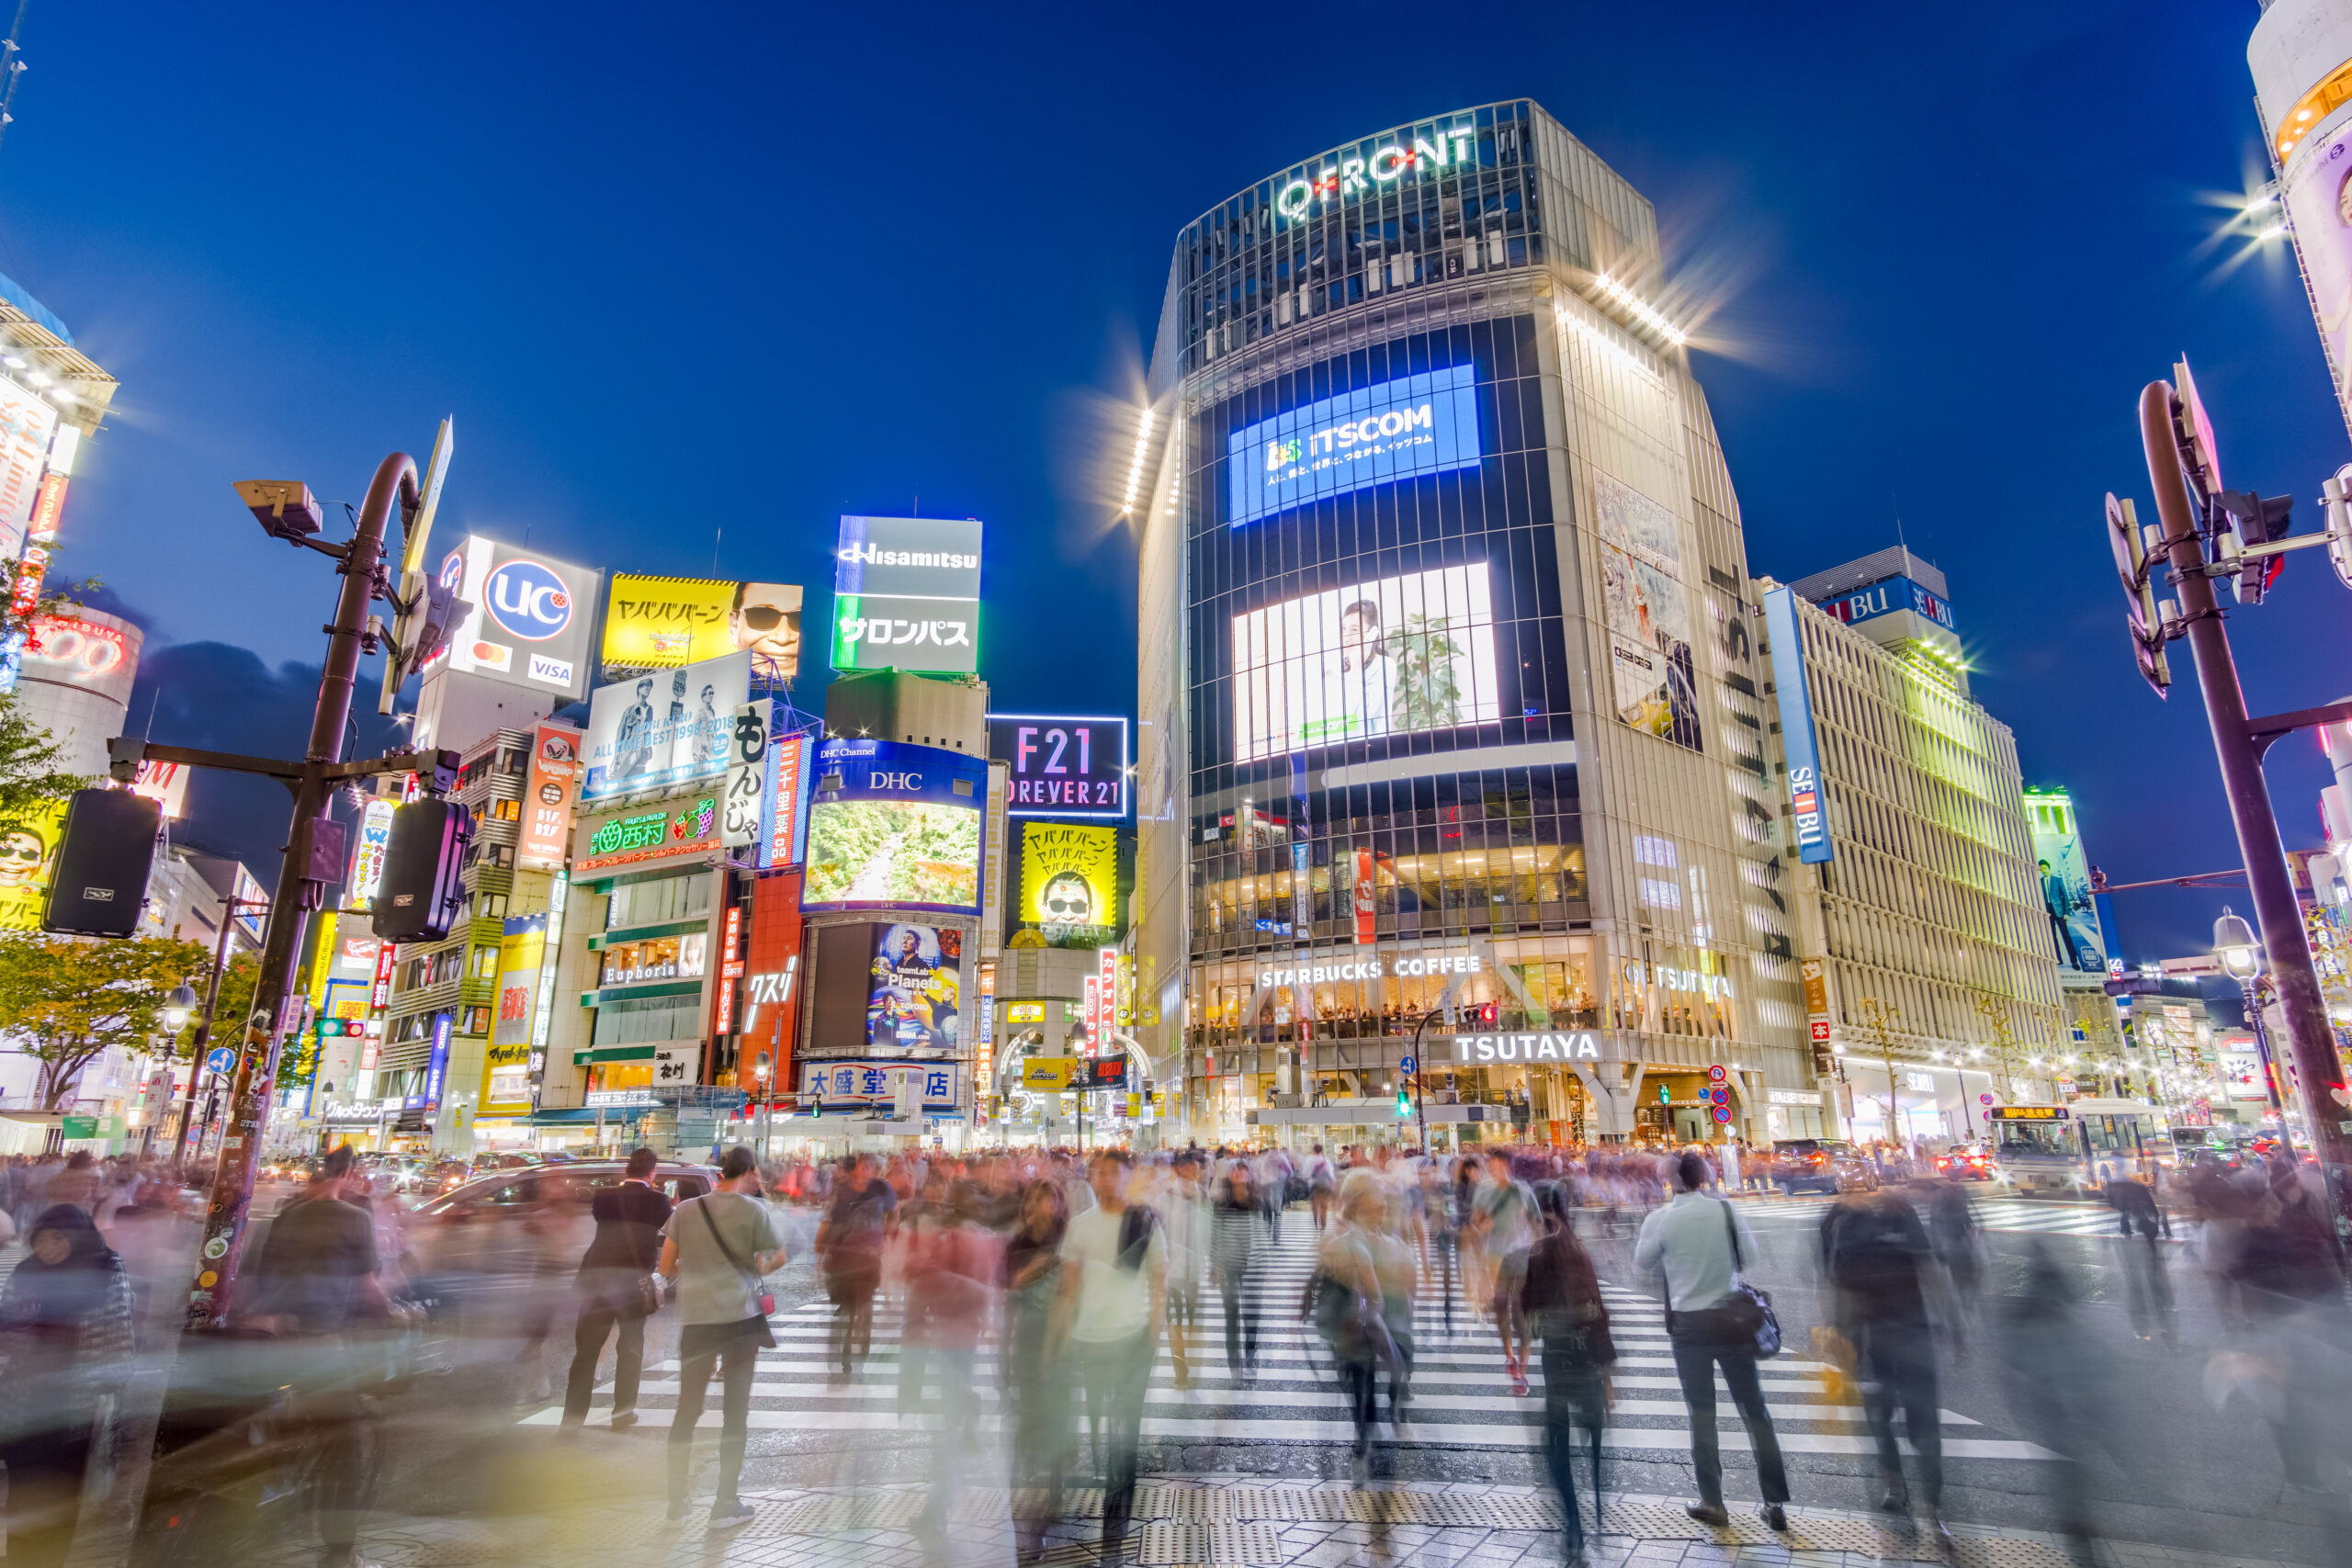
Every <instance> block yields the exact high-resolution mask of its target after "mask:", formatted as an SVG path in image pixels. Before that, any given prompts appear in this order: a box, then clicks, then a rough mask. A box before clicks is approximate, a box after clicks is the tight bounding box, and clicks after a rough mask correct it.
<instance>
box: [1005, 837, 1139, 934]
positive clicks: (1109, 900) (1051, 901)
mask: <svg viewBox="0 0 2352 1568" xmlns="http://www.w3.org/2000/svg"><path fill="white" fill-rule="evenodd" d="M1012 919H1013V923H1014V925H1015V926H1016V927H1018V928H1019V929H1020V930H1022V931H1035V932H1036V933H1037V937H1038V940H1039V941H1041V942H1044V943H1045V945H1046V946H1047V947H1081V948H1100V947H1107V946H1110V945H1111V944H1112V943H1114V942H1117V941H1118V940H1119V938H1120V937H1121V936H1122V935H1124V934H1125V929H1126V922H1125V920H1123V919H1121V918H1120V908H1119V829H1116V828H1098V827H1091V826H1080V825H1079V824H1075V823H1073V824H1070V825H1069V826H1063V825H1060V824H1057V823H1050V822H1023V824H1022V825H1021V882H1020V890H1019V892H1018V894H1017V895H1016V896H1015V898H1014V900H1013V906H1012Z"/></svg>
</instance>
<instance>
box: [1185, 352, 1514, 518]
mask: <svg viewBox="0 0 2352 1568" xmlns="http://www.w3.org/2000/svg"><path fill="white" fill-rule="evenodd" d="M1477 379H1478V372H1477V368H1476V367H1475V366H1470V365H1456V366H1453V367H1449V368H1446V369H1443V370H1430V371H1425V372H1423V373H1421V374H1419V375H1416V376H1400V377H1398V378H1397V379H1395V380H1393V381H1382V382H1380V383H1378V384H1377V385H1374V386H1370V387H1364V388H1361V389H1357V390H1355V391H1352V392H1343V393H1341V394H1340V395H1339V396H1337V397H1331V398H1325V399H1322V400H1319V401H1317V402H1312V403H1308V404H1306V405H1305V406H1304V407H1301V408H1295V409H1293V410H1291V411H1290V412H1288V413H1280V414H1276V415H1275V416H1274V417H1273V418H1272V419H1267V420H1261V421H1259V422H1258V423H1255V424H1250V425H1245V426H1243V427H1242V428H1241V429H1239V430H1237V431H1235V432H1234V433H1233V434H1232V435H1231V436H1229V437H1227V442H1226V459H1227V461H1226V473H1227V500H1228V502H1229V515H1228V517H1227V521H1228V522H1229V523H1231V524H1232V525H1234V526H1235V527H1237V528H1238V527H1239V526H1240V525H1242V524H1244V523H1254V522H1256V521H1257V520H1258V519H1259V518H1261V517H1271V516H1272V515H1273V514H1274V513H1277V512H1283V511H1286V510H1288V509H1289V508H1291V507H1294V506H1297V505H1299V504H1301V503H1302V502H1309V501H1317V500H1320V499H1321V498H1323V497H1325V496H1330V495H1344V494H1346V493H1347V492H1348V491H1352V490H1362V489H1363V488H1364V487H1365V486H1366V485H1376V484H1383V483H1385V482H1386V481H1388V480H1390V479H1411V478H1414V477H1416V476H1418V475H1421V474H1437V473H1443V472H1445V471H1446V470H1447V469H1449V468H1473V467H1476V464H1477V462H1478V459H1479V457H1481V456H1482V455H1483V454H1482V452H1481V449H1480V447H1479V443H1478V394H1477Z"/></svg>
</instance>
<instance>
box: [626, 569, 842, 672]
mask: <svg viewBox="0 0 2352 1568" xmlns="http://www.w3.org/2000/svg"><path fill="white" fill-rule="evenodd" d="M744 649H749V650H750V652H751V655H752V673H753V674H754V675H758V676H763V677H765V678H768V679H771V680H777V681H789V680H791V679H792V678H793V676H795V675H796V674H797V673H798V672H799V670H800V588H799V585H798V584H797V583H788V582H728V581H719V580H717V579H713V578H705V577H640V576H638V575H636V574H635V573H632V572H625V571H619V572H615V573H614V574H613V587H612V596H611V598H610V599H609V600H608V601H607V602H606V604H605V644H604V664H605V674H606V675H607V676H608V677H610V676H613V675H616V674H617V673H618V672H620V671H641V670H674V669H676V668H678V667H679V666H680V665H684V664H699V663H701V662H702V661H703V660H707V659H720V658H724V657H725V656H726V655H728V654H730V653H736V652H740V651H742V650H744Z"/></svg>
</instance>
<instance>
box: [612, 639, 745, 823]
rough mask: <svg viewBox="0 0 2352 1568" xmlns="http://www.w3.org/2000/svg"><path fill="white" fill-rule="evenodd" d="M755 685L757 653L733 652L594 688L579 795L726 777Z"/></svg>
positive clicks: (618, 792)
mask: <svg viewBox="0 0 2352 1568" xmlns="http://www.w3.org/2000/svg"><path fill="white" fill-rule="evenodd" d="M751 684H752V656H751V655H750V654H748V653H730V654H729V655H728V656H727V657H726V658H724V659H713V660H706V661H705V662H703V663H700V664H686V665H681V666H680V667H679V668H677V669H675V670H664V671H659V672H657V673H654V674H650V675H640V676H639V677H637V678H636V679H635V680H631V681H616V682H614V683H613V684H611V685H609V686H599V687H597V688H596V693H595V695H594V696H593V697H591V698H590V699H589V703H588V739H587V742H586V745H587V752H586V757H585V761H586V762H587V764H588V772H587V775H586V777H585V780H584V781H583V783H582V786H581V791H580V796H581V798H582V800H600V799H603V798H605V796H608V795H634V794H637V793H639V792H640V791H644V790H652V789H661V788H663V787H665V786H667V785H671V784H689V783H694V782H697V781H699V780H702V779H717V778H718V777H720V776H722V775H723V774H724V773H726V772H727V762H728V759H729V757H730V756H732V755H733V754H734V740H735V710H736V709H737V708H740V707H741V706H742V705H743V704H744V703H745V702H747V701H748V700H750V697H751Z"/></svg>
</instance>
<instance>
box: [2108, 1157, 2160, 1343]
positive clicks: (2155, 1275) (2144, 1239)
mask: <svg viewBox="0 0 2352 1568" xmlns="http://www.w3.org/2000/svg"><path fill="white" fill-rule="evenodd" d="M2107 1202H2108V1207H2109V1208H2111V1209H2113V1210H2114V1211H2115V1213H2116V1215H2117V1217H2118V1218H2119V1219H2120V1221H2121V1223H2122V1225H2123V1238H2124V1242H2125V1246H2124V1248H2123V1260H2122V1261H2123V1280H2124V1285H2125V1288H2126V1292H2127V1294H2128V1297H2129V1299H2130V1301H2131V1332H2132V1333H2133V1334H2135V1335H2137V1336H2138V1337H2140V1338H2141V1339H2143V1340H2153V1339H2157V1338H2161V1339H2163V1340H2164V1342H2165V1345H2167V1346H2170V1345H2172V1344H2173V1343H2174V1341H2175V1338H2176V1336H2175V1334H2174V1332H2173V1317H2172V1280H2171V1278H2170V1276H2169V1275H2167V1274H2166V1273H2165V1258H2164V1254H2163V1253H2162V1252H2161V1251H2159V1250H2158V1249H2157V1247H2156V1235H2157V1233H2158V1231H2159V1230H2160V1229H2161V1228H2162V1226H2163V1224H2164V1216H2163V1213H2162V1211H2161V1210H2159V1209H2158V1208H2157V1206H2156V1193H2155V1190H2154V1188H2152V1187H2150V1186H2149V1185H2148V1184H2147V1183H2146V1182H2144V1181H2142V1180H2140V1179H2137V1178H2136V1177H2131V1176H2126V1175H2123V1174H2121V1173H2118V1174H2117V1176H2116V1177H2115V1179H2113V1180H2111V1181H2109V1183H2108V1184H2107ZM2134 1230H2137V1231H2138V1232H2139V1234H2140V1244H2139V1245H2137V1246H2134V1245H2131V1233H2132V1232H2133V1231H2134Z"/></svg>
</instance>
